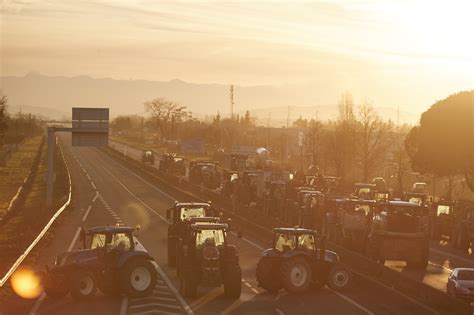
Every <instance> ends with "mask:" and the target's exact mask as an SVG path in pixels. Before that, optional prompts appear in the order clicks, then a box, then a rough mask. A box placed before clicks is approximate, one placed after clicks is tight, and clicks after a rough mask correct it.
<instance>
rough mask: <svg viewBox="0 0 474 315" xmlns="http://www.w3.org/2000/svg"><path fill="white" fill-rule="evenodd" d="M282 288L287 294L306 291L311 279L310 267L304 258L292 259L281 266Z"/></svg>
mask: <svg viewBox="0 0 474 315" xmlns="http://www.w3.org/2000/svg"><path fill="white" fill-rule="evenodd" d="M281 275H282V280H283V286H284V287H285V289H286V290H287V291H288V292H291V293H300V292H304V291H306V290H308V288H309V286H310V284H311V279H312V276H313V275H312V270H311V265H310V264H309V263H308V261H307V260H306V259H305V258H304V257H301V256H300V257H294V258H291V259H289V260H287V261H285V262H283V264H282V266H281Z"/></svg>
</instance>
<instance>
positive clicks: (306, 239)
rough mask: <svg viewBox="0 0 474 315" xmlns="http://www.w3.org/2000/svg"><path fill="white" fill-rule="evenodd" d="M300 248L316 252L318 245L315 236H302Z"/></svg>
mask: <svg viewBox="0 0 474 315" xmlns="http://www.w3.org/2000/svg"><path fill="white" fill-rule="evenodd" d="M298 246H299V247H300V248H301V249H303V250H308V251H314V250H316V244H315V241H314V236H313V235H311V234H302V235H300V236H299V237H298Z"/></svg>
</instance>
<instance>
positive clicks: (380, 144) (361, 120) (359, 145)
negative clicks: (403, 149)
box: [355, 101, 389, 181]
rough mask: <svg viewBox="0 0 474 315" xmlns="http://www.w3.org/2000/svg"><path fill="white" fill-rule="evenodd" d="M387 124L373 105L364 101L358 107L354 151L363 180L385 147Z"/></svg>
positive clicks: (380, 157) (366, 177)
mask: <svg viewBox="0 0 474 315" xmlns="http://www.w3.org/2000/svg"><path fill="white" fill-rule="evenodd" d="M388 127H389V125H388V124H386V123H385V122H383V121H382V120H381V119H380V117H379V116H378V114H377V113H376V112H375V110H374V107H373V106H372V104H370V103H369V102H368V101H364V102H363V103H362V105H360V107H359V115H358V121H357V133H356V149H355V153H356V156H357V159H358V162H359V163H360V165H361V169H362V177H363V180H364V181H367V180H368V179H369V175H370V173H371V171H372V170H373V169H374V168H375V166H376V165H377V162H379V161H380V160H381V159H382V158H383V156H384V153H385V149H386V148H387V141H385V140H386V133H387V131H388Z"/></svg>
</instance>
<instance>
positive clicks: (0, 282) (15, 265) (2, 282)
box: [0, 142, 72, 288]
mask: <svg viewBox="0 0 474 315" xmlns="http://www.w3.org/2000/svg"><path fill="white" fill-rule="evenodd" d="M58 143H59V142H58ZM59 149H60V151H61V156H62V159H63V161H64V164H65V165H66V170H67V175H68V179H69V196H68V199H67V201H66V202H65V203H64V204H63V205H62V206H61V208H59V209H58V210H57V211H56V213H55V214H54V215H53V216H52V217H51V219H50V220H49V222H48V223H47V224H46V225H45V226H44V228H43V230H41V232H40V233H39V234H38V236H36V238H35V239H34V240H33V242H32V243H31V244H30V246H28V248H27V249H26V250H25V251H24V252H23V254H21V255H20V257H18V259H17V260H16V261H15V263H13V265H12V266H11V267H10V269H9V270H8V271H7V273H6V274H5V275H4V276H3V278H1V279H0V288H1V287H3V286H4V285H5V283H7V281H8V279H10V277H11V275H12V274H13V273H14V272H15V271H16V270H17V269H18V267H19V266H20V265H21V263H22V262H23V261H24V260H25V258H26V257H27V256H28V255H29V253H30V252H31V251H32V250H33V248H34V247H35V246H36V245H37V244H38V242H39V241H40V240H41V239H42V238H43V236H44V235H45V234H46V232H48V230H49V228H50V227H51V225H53V223H54V221H56V219H57V218H58V217H59V216H60V215H61V213H63V211H64V210H65V209H66V208H67V207H68V206H69V205H70V204H71V197H72V183H71V173H70V172H69V167H68V165H67V163H66V159H65V157H64V152H63V149H62V148H61V145H59Z"/></svg>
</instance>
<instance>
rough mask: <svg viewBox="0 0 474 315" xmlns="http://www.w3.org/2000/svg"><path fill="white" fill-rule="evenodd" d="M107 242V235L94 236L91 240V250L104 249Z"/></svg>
mask: <svg viewBox="0 0 474 315" xmlns="http://www.w3.org/2000/svg"><path fill="white" fill-rule="evenodd" d="M105 241H106V237H105V234H94V235H93V236H92V239H91V249H95V248H102V247H104V246H105Z"/></svg>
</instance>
